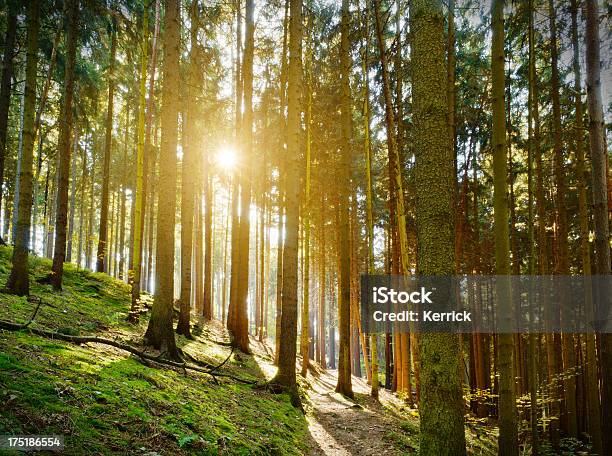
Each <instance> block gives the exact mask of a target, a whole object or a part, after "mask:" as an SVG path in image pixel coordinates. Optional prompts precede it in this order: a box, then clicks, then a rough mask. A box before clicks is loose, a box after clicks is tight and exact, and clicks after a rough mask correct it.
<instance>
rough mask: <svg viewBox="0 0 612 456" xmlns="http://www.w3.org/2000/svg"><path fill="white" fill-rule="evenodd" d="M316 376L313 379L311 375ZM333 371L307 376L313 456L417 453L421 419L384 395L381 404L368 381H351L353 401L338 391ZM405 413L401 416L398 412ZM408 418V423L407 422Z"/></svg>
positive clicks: (382, 394) (391, 397) (354, 379)
mask: <svg viewBox="0 0 612 456" xmlns="http://www.w3.org/2000/svg"><path fill="white" fill-rule="evenodd" d="M313 374H314V375H313ZM336 374H337V371H335V370H327V371H319V370H316V371H314V372H312V373H311V372H309V375H308V381H309V383H310V386H311V389H308V397H309V400H310V404H309V410H308V413H307V420H308V427H309V430H310V435H311V436H312V442H311V453H310V454H311V455H315V456H321V455H325V456H331V455H333V456H336V455H337V456H369V455H381V454H382V455H406V454H414V453H415V449H414V447H413V441H415V440H416V439H417V431H418V419H417V418H416V417H414V416H412V415H410V411H409V409H407V407H406V406H405V404H404V403H403V401H401V400H400V399H398V398H397V397H396V396H394V395H392V394H390V393H389V392H387V391H386V390H383V389H381V390H380V400H379V401H376V400H374V399H372V398H371V397H370V395H369V393H370V386H369V385H368V384H367V383H366V381H365V379H362V378H357V377H353V391H354V393H355V401H351V400H349V399H346V398H344V397H343V396H341V395H340V394H338V393H335V392H334V388H335V386H336V379H337V377H336ZM400 410H402V415H404V416H400V414H399V411H400ZM406 415H408V418H406Z"/></svg>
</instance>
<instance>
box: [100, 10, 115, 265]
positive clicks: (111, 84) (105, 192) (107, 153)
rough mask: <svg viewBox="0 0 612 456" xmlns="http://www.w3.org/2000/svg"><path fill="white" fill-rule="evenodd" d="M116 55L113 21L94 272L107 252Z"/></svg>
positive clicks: (104, 258) (101, 263) (103, 260)
mask: <svg viewBox="0 0 612 456" xmlns="http://www.w3.org/2000/svg"><path fill="white" fill-rule="evenodd" d="M116 54H117V24H116V22H115V21H114V20H113V25H112V29H111V47H110V56H109V59H110V66H109V68H108V106H107V111H106V136H105V142H104V161H103V164H102V202H101V203H100V230H99V232H98V233H99V234H98V254H97V257H96V258H97V260H96V271H98V272H106V270H105V269H104V266H105V263H106V255H107V251H108V246H107V243H108V239H107V237H108V234H107V233H108V211H109V207H108V198H109V185H110V163H111V151H112V142H113V107H114V93H115V56H116Z"/></svg>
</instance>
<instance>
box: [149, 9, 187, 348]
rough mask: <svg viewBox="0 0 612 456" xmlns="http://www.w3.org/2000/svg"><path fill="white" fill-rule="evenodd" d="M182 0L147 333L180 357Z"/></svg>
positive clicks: (169, 55) (169, 80)
mask: <svg viewBox="0 0 612 456" xmlns="http://www.w3.org/2000/svg"><path fill="white" fill-rule="evenodd" d="M179 36H180V15H179V2H178V1H177V0H166V11H165V16H164V40H163V62H164V66H163V76H162V79H163V87H162V108H161V114H160V117H161V129H162V139H161V149H160V157H159V165H160V166H159V169H160V172H159V183H158V187H159V195H158V199H157V207H158V210H157V240H156V249H155V252H156V255H155V262H156V263H155V287H156V289H155V300H154V302H153V309H152V311H151V319H150V320H149V326H148V327H147V331H146V333H145V337H144V338H145V341H146V343H147V344H149V345H151V346H153V347H155V348H157V349H159V350H160V351H161V352H162V353H164V354H165V355H166V356H168V357H169V358H171V359H178V358H179V357H180V356H179V353H178V350H177V348H176V341H175V339H174V331H173V328H172V312H173V301H174V227H175V220H174V218H175V210H176V174H177V173H176V146H177V129H178V111H179V109H178V90H179V75H178V72H177V71H176V68H177V67H178V62H179V55H180V39H179Z"/></svg>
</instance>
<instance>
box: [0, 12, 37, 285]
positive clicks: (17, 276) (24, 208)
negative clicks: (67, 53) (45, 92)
mask: <svg viewBox="0 0 612 456" xmlns="http://www.w3.org/2000/svg"><path fill="white" fill-rule="evenodd" d="M39 29H40V2H39V0H32V1H31V2H30V3H29V4H28V12H27V54H26V81H25V105H24V117H23V121H24V122H23V135H24V137H23V141H24V143H23V153H22V158H21V160H22V162H21V176H20V179H19V186H20V189H19V200H18V201H16V207H19V211H18V212H19V216H18V218H17V230H16V233H17V236H16V238H15V242H14V243H15V247H14V249H13V269H12V270H11V274H10V276H9V278H8V282H7V288H8V289H9V290H10V291H11V292H12V293H15V294H17V295H20V296H26V295H29V294H30V282H29V265H28V256H29V245H30V218H31V210H32V164H33V161H34V157H33V156H34V114H35V109H36V67H37V65H38V32H39ZM9 52H12V49H11V50H10V51H9ZM5 61H6V59H5ZM1 134H2V132H1V131H0V135H1ZM0 153H3V151H0ZM1 184H2V182H1V181H0V185H1Z"/></svg>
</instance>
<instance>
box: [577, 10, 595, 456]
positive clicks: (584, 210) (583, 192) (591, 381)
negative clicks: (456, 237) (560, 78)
mask: <svg viewBox="0 0 612 456" xmlns="http://www.w3.org/2000/svg"><path fill="white" fill-rule="evenodd" d="M571 14H572V46H573V50H574V54H573V70H574V91H575V95H574V96H575V104H576V134H575V137H576V176H577V183H576V184H577V187H578V209H579V214H580V251H581V254H582V255H581V257H582V272H583V274H584V275H585V276H590V275H591V246H590V243H589V214H588V203H587V189H586V183H587V182H588V173H587V171H586V167H585V158H584V125H583V116H584V108H583V104H582V76H581V70H580V44H579V40H578V2H577V0H571ZM591 298H592V297H591ZM589 304H590V307H592V301H591V302H590V303H589ZM589 313H590V316H591V318H593V317H594V315H593V313H592V310H590V311H589ZM584 337H585V342H586V353H585V355H586V363H585V365H586V372H585V375H584V380H585V382H586V396H587V413H588V423H589V434H590V436H591V442H592V444H593V450H594V451H595V453H596V454H603V453H602V451H603V449H602V443H601V442H602V430H601V407H600V403H599V384H598V381H597V354H596V347H595V334H592V333H589V334H585V336H584Z"/></svg>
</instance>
